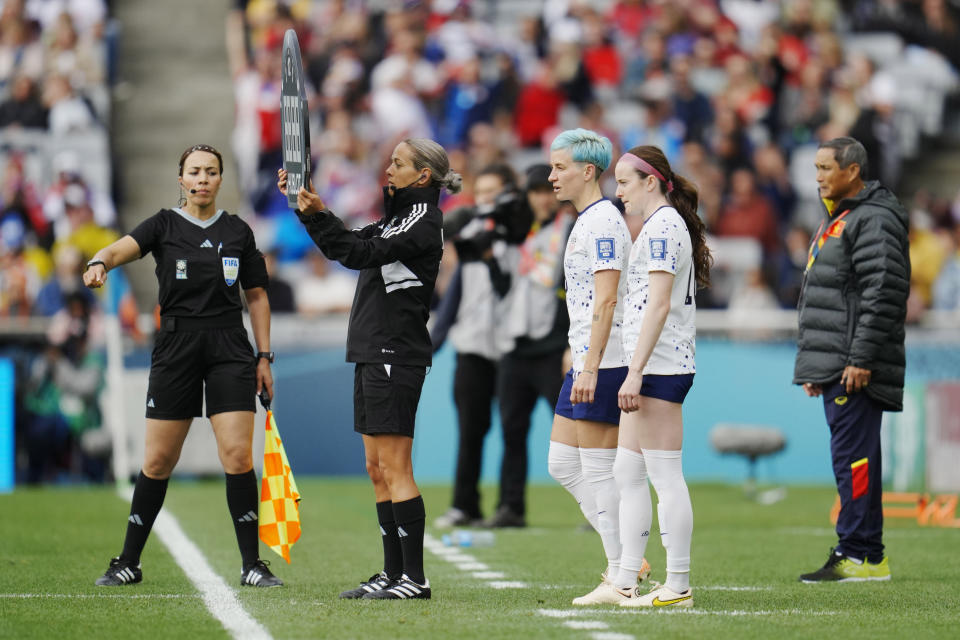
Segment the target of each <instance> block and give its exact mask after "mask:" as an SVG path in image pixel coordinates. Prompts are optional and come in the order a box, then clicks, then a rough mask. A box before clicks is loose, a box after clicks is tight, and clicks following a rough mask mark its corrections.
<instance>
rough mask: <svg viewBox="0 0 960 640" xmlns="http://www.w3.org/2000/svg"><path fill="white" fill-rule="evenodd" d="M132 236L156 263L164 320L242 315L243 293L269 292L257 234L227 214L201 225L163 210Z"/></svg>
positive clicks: (177, 212) (174, 211)
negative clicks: (254, 234)
mask: <svg viewBox="0 0 960 640" xmlns="http://www.w3.org/2000/svg"><path fill="white" fill-rule="evenodd" d="M130 236H131V237H132V238H133V239H134V240H136V242H137V244H138V245H139V246H140V256H141V257H143V256H145V255H146V254H148V253H153V258H154V260H156V263H157V268H156V274H157V282H158V283H159V285H160V293H159V300H160V313H161V315H164V316H178V317H216V316H221V315H225V314H230V313H232V312H236V313H239V312H240V311H242V309H243V304H242V303H241V301H240V287H243V288H244V289H252V288H254V287H266V286H267V282H268V278H267V266H266V263H265V262H264V259H263V255H262V254H261V253H260V251H259V250H258V249H257V244H256V240H255V239H254V237H253V231H252V230H251V229H250V227H249V225H247V223H246V222H244V221H243V220H241V219H240V218H238V217H237V216H232V215H230V214H228V213H227V212H225V211H223V210H219V211H217V213H216V214H214V215H213V217H211V218H209V219H207V220H199V219H198V218H194V217H193V216H191V215H190V214H188V213H186V212H184V211H182V210H180V209H161V210H160V211H158V212H157V213H156V214H154V215H153V216H151V217H149V218H147V219H146V220H144V221H143V222H141V223H140V224H139V225H138V226H137V227H136V228H135V229H134V230H133V231H131V232H130Z"/></svg>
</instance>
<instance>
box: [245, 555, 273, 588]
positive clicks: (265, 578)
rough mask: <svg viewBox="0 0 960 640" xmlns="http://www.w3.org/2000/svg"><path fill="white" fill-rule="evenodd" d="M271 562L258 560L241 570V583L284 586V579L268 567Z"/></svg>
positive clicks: (249, 585) (247, 585)
mask: <svg viewBox="0 0 960 640" xmlns="http://www.w3.org/2000/svg"><path fill="white" fill-rule="evenodd" d="M269 564H270V563H269V562H265V561H264V560H257V561H256V562H254V563H253V564H251V565H249V566H247V567H244V568H243V569H242V570H241V571H240V584H241V585H243V586H245V587H282V586H283V580H281V579H280V578H278V577H277V576H275V575H273V573H271V572H270V569H268V568H267V566H268V565H269Z"/></svg>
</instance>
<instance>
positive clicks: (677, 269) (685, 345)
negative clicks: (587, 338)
mask: <svg viewBox="0 0 960 640" xmlns="http://www.w3.org/2000/svg"><path fill="white" fill-rule="evenodd" d="M652 271H665V272H667V273H672V274H673V275H674V278H673V289H672V290H671V291H670V312H669V313H668V314H667V320H666V322H665V323H664V325H663V331H661V332H660V338H659V339H658V340H657V344H656V345H655V346H654V347H653V353H651V354H650V359H649V360H648V361H647V366H646V367H644V370H643V373H644V374H652V375H682V374H686V373H695V372H696V367H695V366H694V353H695V351H696V333H697V329H696V311H697V305H696V301H695V300H694V295H695V293H696V284H697V283H696V277H695V275H694V273H693V250H692V246H691V243H690V233H689V232H688V231H687V225H686V223H685V222H684V221H683V218H682V217H681V216H680V213H679V212H678V211H677V210H676V209H674V208H673V207H660V208H659V209H657V210H656V211H655V212H654V213H653V214H652V215H651V216H650V217H649V218H648V219H647V221H646V222H644V224H643V229H641V231H640V234H639V235H638V236H637V241H636V242H635V243H634V244H633V248H632V249H631V250H630V264H629V265H628V267H627V296H626V300H625V301H624V305H623V306H624V312H623V313H624V315H623V350H624V352H625V353H626V354H627V358H628V359H630V358H633V352H634V350H635V349H636V347H637V339H638V338H639V337H640V325H641V323H642V322H643V314H644V311H645V310H646V307H647V298H648V296H649V293H650V272H652Z"/></svg>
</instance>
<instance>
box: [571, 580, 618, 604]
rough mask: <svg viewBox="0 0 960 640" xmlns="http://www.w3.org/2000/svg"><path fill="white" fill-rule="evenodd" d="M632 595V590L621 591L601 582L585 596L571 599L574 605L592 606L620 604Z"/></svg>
mask: <svg viewBox="0 0 960 640" xmlns="http://www.w3.org/2000/svg"><path fill="white" fill-rule="evenodd" d="M632 595H633V589H629V588H627V589H623V590H622V591H621V590H620V589H618V588H616V587H615V586H613V584H611V583H609V582H606V581H604V582H601V583H600V585H599V586H598V587H597V588H596V589H594V590H593V591H591V592H590V593H588V594H587V595H585V596H580V597H579V598H574V599H573V604H576V605H593V604H620V603H621V602H623V601H624V600H629V599H630V598H631V597H632Z"/></svg>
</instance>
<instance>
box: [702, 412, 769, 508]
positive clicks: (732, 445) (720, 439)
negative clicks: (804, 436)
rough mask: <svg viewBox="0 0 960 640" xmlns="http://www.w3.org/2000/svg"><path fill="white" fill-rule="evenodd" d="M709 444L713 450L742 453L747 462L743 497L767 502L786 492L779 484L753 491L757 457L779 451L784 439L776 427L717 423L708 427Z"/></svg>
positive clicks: (755, 482) (755, 483)
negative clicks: (778, 486) (774, 487)
mask: <svg viewBox="0 0 960 640" xmlns="http://www.w3.org/2000/svg"><path fill="white" fill-rule="evenodd" d="M710 444H711V445H712V446H713V448H714V450H716V451H717V453H721V454H727V453H732V454H736V455H741V456H744V457H745V458H746V459H747V462H748V465H749V466H748V469H747V480H746V482H745V483H744V493H745V494H746V495H747V497H749V498H751V499H754V500H757V501H758V502H762V503H764V504H770V503H773V502H777V501H779V500H781V499H783V497H784V496H785V495H786V491H785V490H784V489H783V488H782V487H781V488H777V489H771V490H768V491H763V492H760V493H758V492H757V460H758V459H760V458H762V457H764V456H769V455H773V454H775V453H779V452H781V451H783V450H784V449H785V448H786V446H787V438H786V436H785V435H784V434H783V431H782V430H780V429H778V428H777V427H771V426H767V425H754V424H738V423H727V422H721V423H718V424H716V425H714V427H713V429H711V430H710Z"/></svg>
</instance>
